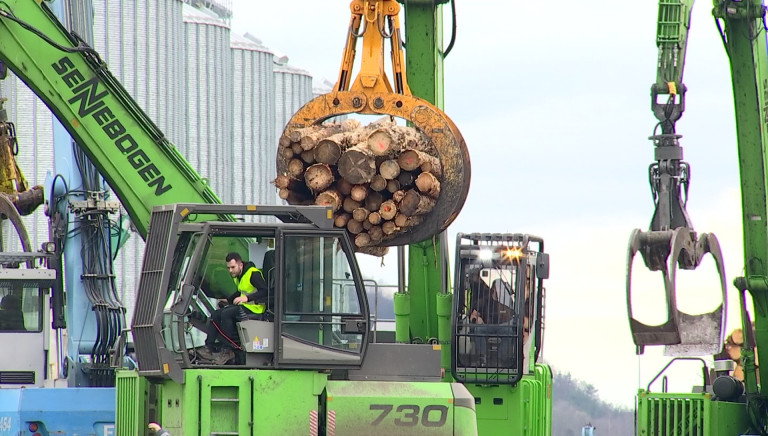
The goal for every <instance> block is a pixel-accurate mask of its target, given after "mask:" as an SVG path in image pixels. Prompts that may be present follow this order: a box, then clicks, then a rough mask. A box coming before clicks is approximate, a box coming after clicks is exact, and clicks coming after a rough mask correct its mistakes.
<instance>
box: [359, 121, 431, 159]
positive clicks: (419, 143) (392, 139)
mask: <svg viewBox="0 0 768 436" xmlns="http://www.w3.org/2000/svg"><path fill="white" fill-rule="evenodd" d="M428 142H429V138H427V137H426V136H424V135H422V134H421V133H419V131H418V130H417V129H416V128H415V127H406V126H390V127H381V128H378V129H376V130H374V131H373V132H371V134H370V135H368V140H367V143H368V148H370V150H371V151H372V152H373V154H375V155H376V156H391V155H394V154H396V153H398V152H399V151H400V150H401V149H403V148H405V147H411V148H419V149H424V148H426V147H427V143H428Z"/></svg>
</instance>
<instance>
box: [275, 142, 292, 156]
mask: <svg viewBox="0 0 768 436" xmlns="http://www.w3.org/2000/svg"><path fill="white" fill-rule="evenodd" d="M277 155H278V156H280V157H282V158H283V159H293V157H294V156H295V154H294V152H293V149H292V148H291V145H290V144H288V146H287V147H283V146H280V147H278V150H277Z"/></svg>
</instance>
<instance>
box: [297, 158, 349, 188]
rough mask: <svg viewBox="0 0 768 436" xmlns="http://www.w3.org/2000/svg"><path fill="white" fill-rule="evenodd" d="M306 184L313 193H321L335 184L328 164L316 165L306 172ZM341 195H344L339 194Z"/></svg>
mask: <svg viewBox="0 0 768 436" xmlns="http://www.w3.org/2000/svg"><path fill="white" fill-rule="evenodd" d="M304 183H306V184H307V186H308V187H309V189H311V190H312V191H313V192H321V191H324V190H325V189H327V188H328V187H329V186H331V183H333V172H332V171H331V167H329V166H328V165H326V164H314V165H312V166H310V167H309V168H307V170H306V171H305V172H304ZM339 195H343V194H341V193H340V192H339Z"/></svg>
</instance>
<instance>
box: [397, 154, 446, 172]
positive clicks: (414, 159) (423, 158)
mask: <svg viewBox="0 0 768 436" xmlns="http://www.w3.org/2000/svg"><path fill="white" fill-rule="evenodd" d="M425 162H429V164H430V166H431V167H435V166H437V165H440V161H439V160H438V159H437V158H436V157H434V156H432V155H430V154H428V153H426V152H423V151H419V150H414V149H409V150H405V151H403V152H402V153H400V156H398V157H397V163H398V164H400V168H402V169H403V170H405V171H413V170H415V169H416V168H420V167H421V165H422V164H424V163H425Z"/></svg>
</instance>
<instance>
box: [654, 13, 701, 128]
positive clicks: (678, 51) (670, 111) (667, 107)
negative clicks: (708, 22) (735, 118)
mask: <svg viewBox="0 0 768 436" xmlns="http://www.w3.org/2000/svg"><path fill="white" fill-rule="evenodd" d="M692 8H693V0H659V17H658V20H657V28H656V46H657V47H658V48H659V62H658V68H657V70H656V83H654V84H653V86H652V88H651V95H652V102H651V107H652V109H653V113H654V115H656V118H657V119H658V120H659V121H661V122H662V126H661V127H662V132H663V133H674V122H675V121H677V120H678V119H679V118H680V116H681V115H682V113H683V110H684V109H685V105H684V102H685V100H684V97H685V85H683V68H684V67H685V51H686V48H687V46H688V30H689V29H690V27H691V9H692ZM659 95H670V96H672V97H674V96H676V95H678V96H679V103H675V101H674V98H673V99H671V100H670V101H669V102H667V103H665V104H659V103H658V102H657V97H658V96H659ZM670 121H671V123H670Z"/></svg>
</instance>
